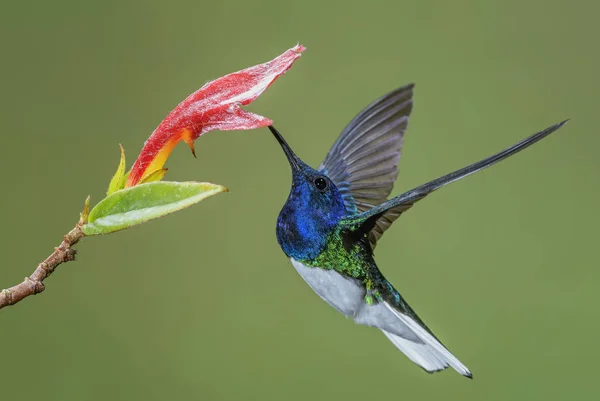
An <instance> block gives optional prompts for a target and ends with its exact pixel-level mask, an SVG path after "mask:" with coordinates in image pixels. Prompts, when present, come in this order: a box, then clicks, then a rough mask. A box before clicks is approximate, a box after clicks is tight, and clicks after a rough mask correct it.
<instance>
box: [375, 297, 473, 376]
mask: <svg viewBox="0 0 600 401" xmlns="http://www.w3.org/2000/svg"><path fill="white" fill-rule="evenodd" d="M385 305H386V306H387V308H388V309H389V310H390V311H392V313H394V315H396V317H398V319H400V320H401V321H402V323H404V324H405V325H406V326H407V327H408V328H410V330H411V331H412V332H413V333H414V334H415V335H416V336H417V337H419V339H421V340H422V341H423V344H420V343H415V342H413V341H410V340H407V339H405V338H402V337H400V336H398V335H395V334H392V333H389V332H387V331H385V330H382V332H383V334H385V335H386V337H387V338H389V339H390V341H391V342H392V343H393V344H394V345H395V346H396V347H397V348H398V349H399V350H400V351H402V352H403V353H404V354H405V355H406V356H407V357H408V358H409V359H410V360H411V361H413V362H414V363H416V364H417V365H419V366H421V367H422V368H423V369H425V370H426V371H428V372H437V371H438V370H442V369H445V368H447V367H448V366H450V367H452V368H453V369H454V370H456V371H457V372H458V373H460V374H461V375H463V376H466V377H469V378H472V377H473V375H472V374H471V371H469V369H468V368H467V367H466V366H465V365H463V364H462V362H460V361H459V360H458V359H457V358H456V357H455V356H454V355H452V353H450V351H448V350H447V349H446V347H444V346H443V345H442V344H441V343H440V342H439V341H438V340H436V339H435V337H433V336H432V335H431V334H429V332H428V331H427V330H425V329H424V328H423V327H421V325H419V324H418V323H417V322H415V321H414V320H413V319H411V318H410V317H409V316H408V315H404V314H402V313H400V312H398V311H396V310H395V309H394V308H392V307H391V306H390V305H388V304H387V303H386V304H385Z"/></svg>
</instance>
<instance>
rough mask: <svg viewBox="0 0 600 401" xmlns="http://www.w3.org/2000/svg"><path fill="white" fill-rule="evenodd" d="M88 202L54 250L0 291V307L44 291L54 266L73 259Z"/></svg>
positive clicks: (85, 220) (80, 235)
mask: <svg viewBox="0 0 600 401" xmlns="http://www.w3.org/2000/svg"><path fill="white" fill-rule="evenodd" d="M89 204H90V198H89V197H88V198H87V200H86V201H85V207H84V209H83V212H81V214H80V216H79V221H78V222H77V224H76V225H75V227H74V228H73V229H72V230H71V231H69V232H68V233H67V234H66V235H65V236H64V237H63V240H62V242H61V243H60V245H59V246H58V247H57V248H54V252H52V254H50V256H48V257H47V258H46V260H44V261H43V262H42V263H40V264H39V265H38V266H37V268H36V269H35V271H34V272H33V273H32V274H31V275H30V276H29V277H25V279H24V280H23V282H22V283H20V284H17V285H15V286H13V287H10V288H7V289H4V290H2V291H1V292H0V309H2V308H4V307H6V306H10V305H14V304H16V303H17V302H19V301H21V300H23V299H24V298H27V297H28V296H30V295H36V294H39V293H40V292H42V291H44V290H45V289H46V286H45V285H44V280H45V279H46V278H47V277H48V276H49V275H50V274H52V273H53V272H54V270H55V269H56V267H57V266H58V265H60V264H61V263H63V262H70V261H71V260H75V254H76V253H77V251H76V250H75V249H73V248H72V247H73V245H75V244H76V243H78V242H79V241H80V240H81V239H82V238H83V237H84V236H85V234H84V233H83V231H82V230H81V227H82V226H83V225H84V224H85V223H86V222H87V218H88V212H89Z"/></svg>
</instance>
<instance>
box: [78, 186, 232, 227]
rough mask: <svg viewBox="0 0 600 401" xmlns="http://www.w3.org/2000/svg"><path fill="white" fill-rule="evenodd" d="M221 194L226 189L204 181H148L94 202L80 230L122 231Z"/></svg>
mask: <svg viewBox="0 0 600 401" xmlns="http://www.w3.org/2000/svg"><path fill="white" fill-rule="evenodd" d="M224 191H227V188H225V187H223V186H221V185H215V184H210V183H206V182H168V181H166V182H149V183H146V184H140V185H136V186H134V187H130V188H125V189H122V190H120V191H117V192H114V193H112V194H111V195H109V196H107V197H106V198H104V199H103V200H102V201H101V202H100V203H98V204H97V205H96V206H95V207H94V208H93V209H92V211H91V212H90V214H89V217H88V223H87V224H85V225H84V226H83V227H82V230H83V232H84V234H85V235H98V234H108V233H112V232H114V231H119V230H124V229H126V228H129V227H131V226H133V225H136V224H140V223H143V222H146V221H148V220H152V219H156V218H158V217H162V216H165V215H167V214H169V213H173V212H176V211H178V210H181V209H184V208H186V207H188V206H191V205H193V204H194V203H198V202H200V201H201V200H203V199H204V198H208V197H209V196H212V195H215V194H218V193H219V192H224Z"/></svg>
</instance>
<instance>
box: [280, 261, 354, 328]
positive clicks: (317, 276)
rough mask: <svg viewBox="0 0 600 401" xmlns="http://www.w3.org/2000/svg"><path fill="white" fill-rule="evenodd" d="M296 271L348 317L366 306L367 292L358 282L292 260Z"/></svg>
mask: <svg viewBox="0 0 600 401" xmlns="http://www.w3.org/2000/svg"><path fill="white" fill-rule="evenodd" d="M290 260H291V261H292V264H293V265H294V268H296V271H297V272H298V273H299V274H300V276H302V278H303V279H304V281H306V283H307V284H308V285H309V286H310V288H312V289H313V291H314V292H316V293H317V294H318V295H319V296H320V297H321V299H323V300H324V301H325V302H327V303H328V304H329V305H331V306H333V307H334V308H335V309H337V310H338V311H339V312H340V313H343V314H344V315H346V316H353V315H354V313H355V312H356V311H357V310H358V309H359V308H360V307H361V305H362V304H364V297H365V290H364V288H363V286H362V285H361V283H360V282H359V281H358V280H355V279H353V278H349V277H345V276H342V275H341V274H340V273H338V272H336V271H335V270H333V269H329V270H326V269H321V268H319V267H309V266H306V265H304V264H302V263H301V262H298V261H297V260H295V259H294V258H290Z"/></svg>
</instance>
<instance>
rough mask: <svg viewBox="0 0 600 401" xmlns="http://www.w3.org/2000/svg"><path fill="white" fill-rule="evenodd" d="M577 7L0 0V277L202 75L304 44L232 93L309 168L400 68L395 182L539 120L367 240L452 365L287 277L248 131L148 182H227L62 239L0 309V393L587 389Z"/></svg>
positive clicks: (591, 383)
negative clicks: (144, 217) (403, 92)
mask: <svg viewBox="0 0 600 401" xmlns="http://www.w3.org/2000/svg"><path fill="white" fill-rule="evenodd" d="M598 11H600V6H598V5H597V4H594V3H592V2H584V1H581V2H570V3H569V4H567V2H563V1H548V0H546V1H529V2H523V1H502V2H481V1H469V2H466V1H458V2H449V1H448V2H447V1H437V2H428V1H390V2H387V3H384V2H351V1H347V2H344V3H338V4H334V3H327V2H322V1H320V2H317V1H304V2H280V1H256V0H255V1H246V2H216V1H214V2H198V1H170V2H154V1H146V2H132V1H103V2H81V1H64V0H57V1H52V2H45V1H35V2H20V3H18V2H12V3H10V4H8V3H7V4H4V5H3V6H2V12H1V13H0V41H1V42H2V62H1V63H0V85H1V87H2V91H1V96H0V102H1V107H0V110H1V111H0V113H1V118H0V132H2V139H3V141H2V142H3V146H2V148H1V149H2V150H1V154H2V157H1V158H0V170H1V171H3V180H4V184H3V189H2V194H3V196H2V197H0V206H1V210H2V220H3V230H2V238H1V239H2V253H3V257H2V267H1V268H0V287H2V288H4V287H8V286H10V285H13V284H16V283H17V282H19V281H20V280H22V279H23V277H24V276H25V275H28V274H30V273H31V272H32V271H33V269H34V268H35V265H36V264H37V263H38V262H39V261H41V260H42V259H43V258H44V257H45V256H47V255H48V254H49V253H50V252H51V250H52V247H53V246H56V245H58V242H59V239H60V237H61V236H62V235H63V234H64V233H66V232H67V231H68V230H69V229H70V228H71V227H72V225H73V224H74V223H75V221H76V220H77V214H78V212H79V211H80V209H81V206H82V203H83V200H84V198H85V196H86V195H88V194H91V195H92V200H95V201H98V200H99V199H101V197H102V195H103V193H104V191H105V188H106V185H107V184H108V181H109V178H110V176H111V175H112V173H113V172H114V169H115V168H116V165H117V162H118V156H119V149H118V144H119V143H122V144H123V146H124V147H125V149H126V151H127V155H128V157H129V159H128V160H129V162H132V161H133V159H134V158H135V156H136V155H137V153H138V152H139V149H140V148H141V146H142V143H143V141H144V140H145V139H146V138H147V137H148V136H149V135H150V133H151V132H152V130H153V129H154V128H155V127H156V126H157V125H158V123H159V122H160V121H161V119H162V118H163V117H164V116H165V115H166V114H167V113H168V112H169V111H170V110H171V109H172V108H173V107H175V105H177V103H178V102H179V101H181V100H182V99H184V98H185V97H186V96H187V95H188V94H189V93H191V92H192V91H194V90H196V89H197V88H198V87H200V86H201V85H202V84H204V83H205V82H206V81H208V80H210V79H214V78H216V77H218V76H221V75H223V74H226V73H229V72H232V71H235V70H239V69H241V68H244V67H247V66H250V65H253V64H256V63H260V62H264V61H266V60H269V59H271V58H273V57H275V56H276V55H277V54H279V53H281V52H282V51H284V50H285V49H287V48H289V47H291V46H293V45H294V44H296V43H297V42H300V43H302V44H303V45H305V46H307V48H308V50H307V51H306V53H305V54H304V56H303V57H302V58H301V59H300V60H299V61H298V62H297V63H296V65H295V66H294V68H293V69H292V70H291V71H290V73H289V74H287V75H286V76H285V77H284V78H282V79H281V80H279V81H278V82H277V83H276V84H275V85H274V86H273V87H272V88H271V89H270V90H269V91H267V92H266V93H265V95H263V97H261V98H260V99H259V100H258V101H257V102H256V103H254V104H253V105H252V106H251V107H249V109H250V110H251V111H255V112H258V113H261V114H264V115H267V116H269V117H272V118H273V119H275V121H276V124H277V127H278V128H279V129H280V130H281V131H282V132H283V133H284V135H285V136H286V138H287V139H288V141H289V142H290V144H291V145H292V146H293V147H294V149H295V150H296V152H297V153H298V154H299V155H300V156H301V157H302V158H304V159H305V160H306V161H307V162H309V163H310V164H312V165H313V166H317V165H318V163H319V162H320V160H321V159H322V158H323V157H324V155H325V154H326V152H327V150H328V148H329V146H330V145H331V144H332V143H333V141H334V140H335V138H336V137H337V135H338V133H339V132H340V131H341V129H342V128H343V126H344V125H345V124H346V123H347V122H348V121H349V120H350V119H351V118H352V117H353V116H354V114H355V113H357V112H358V111H359V110H360V109H361V108H362V107H363V106H365V105H366V104H368V103H369V102H370V101H371V100H373V99H375V98H376V97H378V96H380V95H382V94H383V93H385V92H387V91H389V90H391V89H393V88H395V87H397V86H400V85H403V84H406V83H408V82H411V81H414V82H416V83H417V87H416V107H415V110H414V113H413V118H412V119H411V124H410V127H409V131H408V134H407V137H406V142H405V153H404V157H403V159H402V163H401V173H400V178H399V180H398V183H397V185H396V188H395V190H394V194H399V193H400V192H401V191H403V190H406V189H410V188H412V187H413V186H416V185H418V184H421V183H423V182H425V181H426V180H429V179H432V178H435V177H437V176H439V175H441V174H444V173H447V172H449V171H450V170H453V169H456V168H458V167H462V166H463V165H466V164H467V163H470V162H473V161H475V160H478V159H480V158H482V157H484V156H488V155H490V154H491V153H493V152H496V151H498V150H501V149H503V148H505V147H507V146H509V145H511V144H512V143H514V142H516V141H518V140H520V139H522V138H524V137H525V136H527V135H529V134H532V133H533V132H535V131H537V130H540V129H542V128H545V127H546V126H548V125H551V124H553V123H556V122H558V121H560V120H562V119H564V118H572V121H571V122H570V123H569V124H568V125H567V126H566V127H564V128H563V129H561V130H560V131H559V132H558V133H556V134H554V135H552V136H551V137H549V138H548V139H546V140H544V141H543V142H541V143H540V144H538V145H536V146H535V147H533V148H531V149H528V150H526V151H525V152H524V153H521V154H519V155H518V156H516V157H514V158H511V159H509V160H508V161H506V162H504V163H502V164H501V165H498V166H495V167H493V168H491V169H489V170H486V171H484V172H482V173H479V174H477V175H475V176H472V177H469V178H468V179H465V180H463V181H461V182H459V183H456V184H453V185H451V186H450V187H448V188H446V189H444V190H442V191H440V192H438V193H436V194H435V195H433V196H432V197H430V198H428V199H427V200H426V201H423V203H419V204H418V206H417V207H415V208H414V209H412V210H411V211H410V213H407V214H406V216H403V217H402V219H401V220H400V221H399V222H398V223H396V225H395V226H394V229H392V230H390V231H389V232H388V233H387V234H386V235H385V237H384V239H383V240H382V241H381V244H380V246H379V247H378V248H377V260H378V262H379V265H380V267H381V268H382V270H383V271H384V273H385V274H386V275H387V276H388V278H390V279H391V280H392V282H394V283H395V284H396V286H397V287H398V288H399V289H400V290H401V291H402V292H403V294H404V295H405V296H406V297H407V299H408V300H409V302H410V303H411V304H412V306H413V307H414V308H415V309H416V311H417V312H418V313H419V314H420V315H421V316H422V317H423V318H424V320H425V321H426V322H427V323H428V324H429V326H430V327H431V328H432V329H433V330H434V332H436V333H437V334H438V335H439V336H440V338H441V339H442V340H443V341H444V342H445V343H446V345H448V347H449V348H450V349H451V350H452V351H453V353H454V354H456V355H457V357H459V358H460V359H461V360H462V361H463V362H464V363H465V364H466V365H467V366H469V368H470V369H471V370H472V371H473V374H474V377H475V379H474V380H473V381H469V380H466V379H464V378H462V377H460V376H459V375H457V374H456V373H455V372H453V371H446V372H443V373H438V374H436V375H433V376H430V375H427V374H425V373H424V372H423V371H422V370H421V369H419V368H418V367H417V366H415V365H414V364H412V363H411V362H410V361H408V359H407V358H406V357H405V356H404V355H402V354H401V353H400V352H399V351H397V350H396V349H395V348H394V347H393V346H392V344H390V343H389V341H387V340H386V339H385V338H384V336H382V335H381V334H380V333H379V332H378V331H376V330H373V329H369V328H365V327H360V326H356V325H354V323H352V322H351V321H348V320H346V319H344V318H343V317H342V316H341V315H339V314H338V313H337V312H336V311H334V310H333V309H332V308H330V307H328V306H327V305H326V304H325V303H323V302H322V301H321V300H320V299H319V298H318V297H317V296H315V295H314V294H313V293H312V291H311V290H310V289H309V288H308V287H307V286H306V285H305V284H304V282H303V281H302V280H301V279H300V277H298V275H297V274H296V272H295V271H294V270H293V268H292V266H291V264H290V263H289V261H288V260H287V259H286V258H285V256H284V254H283V253H282V252H281V250H280V249H279V246H278V244H277V242H276V239H275V233H274V227H275V220H276V217H277V214H278V212H279V210H280V207H281V206H282V205H283V202H284V201H285V199H286V197H287V193H288V190H289V185H290V173H289V167H288V165H287V162H286V160H285V157H284V156H283V154H282V152H281V150H280V149H279V146H278V144H277V143H276V142H275V141H274V140H273V138H272V137H271V135H270V133H269V132H268V131H267V130H266V129H261V130H258V131H250V132H212V133H210V134H208V135H206V136H205V137H203V138H201V139H200V140H199V141H198V142H197V143H196V149H197V153H198V159H194V158H193V157H192V156H191V155H190V152H189V150H188V149H187V148H186V147H185V146H184V145H180V146H179V147H178V148H177V149H176V151H175V152H174V154H173V155H172V157H171V158H170V160H169V162H168V163H167V167H169V169H170V171H169V173H168V176H167V178H168V179H170V180H201V181H211V182H215V183H219V184H223V185H225V186H227V187H228V188H230V190H231V192H230V193H228V194H222V195H219V196H217V197H215V198H211V199H208V200H206V201H204V202H202V203H201V204H200V205H198V206H195V207H193V208H191V209H188V210H185V211H183V212H180V213H177V214H175V215H173V216H169V217H167V218H164V219H160V220H158V221H155V222H152V223H149V224H145V225H143V226H140V227H137V228H135V229H132V230H128V231H127V232H122V233H118V234H114V235H110V236H106V237H101V238H91V239H87V240H84V241H83V243H81V244H80V245H78V247H77V248H78V249H79V252H80V253H79V257H78V261H77V262H76V263H70V264H67V265H64V266H61V267H60V268H59V269H58V271H57V273H56V274H55V275H53V276H52V277H51V278H50V279H49V280H48V281H47V282H46V284H47V290H46V292H45V293H44V294H43V295H39V296H37V297H34V298H29V299H27V300H25V301H23V302H22V303H21V304H19V305H17V306H15V307H12V308H8V309H5V310H3V311H1V312H0V333H1V334H0V362H1V363H0V394H1V396H0V397H1V398H2V399H3V400H10V399H21V400H35V399H45V400H61V401H68V400H194V399H202V400H255V399H256V400H282V399H285V400H318V399H328V400H364V399H388V400H389V399H410V400H422V399H423V400H426V399H442V398H443V399H445V400H448V401H450V400H461V401H466V400H507V399H511V400H514V399H523V400H525V399H526V400H565V399H569V400H589V399H593V398H595V397H598V394H599V390H598V386H597V383H596V376H597V373H596V365H597V361H598V359H600V347H599V346H598V342H597V339H598V330H599V329H600V323H599V322H598V311H597V310H598V309H597V307H598V282H599V279H600V273H599V272H598V269H597V264H598V246H597V244H596V239H597V236H598V234H597V227H598V223H599V221H598V216H597V212H596V208H597V205H598V200H599V199H598V197H599V195H600V193H599V188H598V172H599V169H600V161H599V160H598V157H597V156H596V155H597V152H598V150H597V149H598V148H599V147H600V139H599V136H598V135H597V128H596V126H597V122H596V120H597V114H598V111H597V109H598V95H597V94H598V89H600V85H599V82H600V80H599V79H598V75H597V74H598V71H599V70H600V55H599V53H598V37H599V34H600V29H599V28H598V27H597V26H598V25H597V18H596V17H597V15H598Z"/></svg>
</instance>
